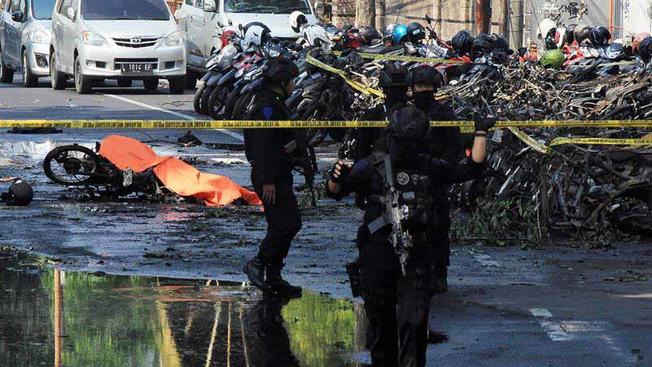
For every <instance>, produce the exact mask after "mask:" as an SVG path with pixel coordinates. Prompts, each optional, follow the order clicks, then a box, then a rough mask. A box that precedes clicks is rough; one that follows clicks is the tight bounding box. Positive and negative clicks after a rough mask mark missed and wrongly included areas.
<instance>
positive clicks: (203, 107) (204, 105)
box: [199, 86, 216, 115]
mask: <svg viewBox="0 0 652 367" xmlns="http://www.w3.org/2000/svg"><path fill="white" fill-rule="evenodd" d="M215 88H216V87H215V86H207V87H205V88H204V91H203V92H202V94H201V101H200V102H199V106H200V111H201V112H199V113H201V114H202V115H208V114H209V112H210V111H209V110H208V99H209V98H210V97H211V94H212V93H213V90H215Z"/></svg>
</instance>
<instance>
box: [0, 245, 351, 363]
mask: <svg viewBox="0 0 652 367" xmlns="http://www.w3.org/2000/svg"><path fill="white" fill-rule="evenodd" d="M2 256H3V255H2V254H1V253H0V366H40V365H45V366H51V365H53V364H54V365H55V366H56V367H58V366H66V367H67V366H84V367H87V366H120V367H122V366H162V367H182V366H193V367H194V366H246V367H249V366H311V367H312V366H357V365H358V363H356V362H354V361H355V360H357V361H359V360H360V358H357V357H354V356H355V355H359V354H360V351H362V350H363V346H364V325H363V323H364V320H363V317H362V316H363V311H362V308H361V307H360V306H354V305H353V304H352V303H350V302H348V301H346V300H335V299H332V298H328V297H325V296H320V295H317V294H312V293H304V296H303V297H302V298H300V299H296V300H292V301H290V302H284V301H267V300H265V301H263V300H262V299H260V298H259V296H258V295H257V293H254V292H252V291H251V289H249V288H247V287H243V286H241V285H240V284H237V283H221V282H220V283H217V282H215V281H212V282H207V281H196V280H174V279H162V278H144V277H117V276H105V277H96V276H93V275H90V274H86V273H70V272H65V273H64V272H62V271H59V270H53V269H44V270H42V271H34V269H31V270H30V267H29V266H25V265H24V264H19V261H20V260H22V261H28V260H29V259H27V258H24V257H21V258H19V259H16V258H15V256H14V255H12V256H10V257H9V258H7V257H4V258H3V257H2Z"/></svg>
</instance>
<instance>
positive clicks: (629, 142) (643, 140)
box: [550, 138, 652, 147]
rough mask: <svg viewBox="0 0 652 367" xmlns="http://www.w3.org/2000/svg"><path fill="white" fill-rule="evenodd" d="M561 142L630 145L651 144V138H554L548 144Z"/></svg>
mask: <svg viewBox="0 0 652 367" xmlns="http://www.w3.org/2000/svg"><path fill="white" fill-rule="evenodd" d="M562 144H578V145H631V146H648V145H649V146H652V138H639V139H608V138H555V139H553V140H552V141H551V142H550V146H551V147H553V146H555V145H562Z"/></svg>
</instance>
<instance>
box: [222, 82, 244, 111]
mask: <svg viewBox="0 0 652 367" xmlns="http://www.w3.org/2000/svg"><path fill="white" fill-rule="evenodd" d="M241 90H242V89H241V88H236V89H234V90H232V91H231V92H229V94H228V97H227V98H226V101H225V102H224V118H225V119H230V118H232V117H233V109H234V107H235V103H236V102H237V101H238V98H240V91H241Z"/></svg>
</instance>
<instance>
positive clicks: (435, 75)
mask: <svg viewBox="0 0 652 367" xmlns="http://www.w3.org/2000/svg"><path fill="white" fill-rule="evenodd" d="M407 82H408V85H410V86H411V87H414V85H415V84H419V85H432V86H433V89H434V90H437V89H439V88H440V87H441V86H442V85H443V84H444V79H443V78H442V76H441V74H440V73H439V72H438V71H437V70H435V68H433V67H431V66H429V65H419V66H417V67H415V68H413V69H412V70H410V72H409V73H408V79H407Z"/></svg>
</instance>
